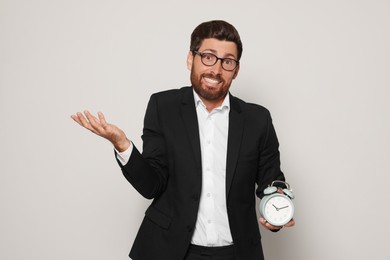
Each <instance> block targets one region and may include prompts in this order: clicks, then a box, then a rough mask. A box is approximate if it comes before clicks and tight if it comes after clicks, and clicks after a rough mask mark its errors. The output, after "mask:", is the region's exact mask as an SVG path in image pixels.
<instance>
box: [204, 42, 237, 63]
mask: <svg viewBox="0 0 390 260" xmlns="http://www.w3.org/2000/svg"><path fill="white" fill-rule="evenodd" d="M205 50H208V51H211V52H213V53H214V54H216V55H218V56H220V57H226V56H233V57H235V58H237V55H238V53H237V52H238V51H237V45H236V44H235V43H234V42H231V41H221V40H218V39H214V38H208V39H204V40H203V41H202V44H201V45H200V47H199V51H200V52H202V51H205Z"/></svg>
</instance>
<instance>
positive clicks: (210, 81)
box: [204, 78, 219, 84]
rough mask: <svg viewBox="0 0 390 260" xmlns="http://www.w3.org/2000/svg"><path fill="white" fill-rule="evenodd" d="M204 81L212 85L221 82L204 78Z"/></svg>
mask: <svg viewBox="0 0 390 260" xmlns="http://www.w3.org/2000/svg"><path fill="white" fill-rule="evenodd" d="M204 80H205V81H206V82H208V83H211V84H218V83H219V80H216V79H211V78H204Z"/></svg>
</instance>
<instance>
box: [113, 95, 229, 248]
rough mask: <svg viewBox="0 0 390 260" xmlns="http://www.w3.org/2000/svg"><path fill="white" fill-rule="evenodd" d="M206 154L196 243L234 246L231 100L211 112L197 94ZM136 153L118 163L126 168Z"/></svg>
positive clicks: (127, 153) (126, 154)
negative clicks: (229, 191)
mask: <svg viewBox="0 0 390 260" xmlns="http://www.w3.org/2000/svg"><path fill="white" fill-rule="evenodd" d="M194 98H195V106H196V113H197V116H198V125H199V136H200V146H201V153H202V190H201V196H200V202H199V210H198V217H197V221H196V225H195V230H194V234H193V236H192V241H191V243H192V244H195V245H201V246H211V247H213V246H226V245H231V244H233V239H232V235H231V233H230V228H229V221H228V216H227V207H226V156H227V141H228V129H229V111H230V98H229V95H227V96H226V98H225V100H224V101H223V103H222V105H221V106H220V107H218V108H215V109H214V110H213V111H211V112H208V111H207V109H206V106H205V105H204V104H203V102H202V100H201V99H200V98H199V96H198V95H197V94H196V92H195V91H194ZM132 150H133V144H131V145H130V147H129V149H127V150H126V151H124V152H122V153H119V152H117V158H118V160H119V161H120V162H121V163H122V164H123V165H125V164H126V163H127V162H128V160H129V158H130V155H131V152H132Z"/></svg>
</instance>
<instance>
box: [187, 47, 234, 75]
mask: <svg viewBox="0 0 390 260" xmlns="http://www.w3.org/2000/svg"><path fill="white" fill-rule="evenodd" d="M193 53H194V54H198V55H199V56H200V60H201V61H202V63H203V64H204V65H206V66H210V67H211V66H214V65H215V64H216V63H217V62H218V60H221V65H222V68H223V69H224V70H227V71H232V70H234V69H235V68H236V67H237V66H238V64H239V63H240V62H239V61H238V60H234V59H230V58H219V57H217V56H216V55H214V54H212V53H207V52H199V51H193Z"/></svg>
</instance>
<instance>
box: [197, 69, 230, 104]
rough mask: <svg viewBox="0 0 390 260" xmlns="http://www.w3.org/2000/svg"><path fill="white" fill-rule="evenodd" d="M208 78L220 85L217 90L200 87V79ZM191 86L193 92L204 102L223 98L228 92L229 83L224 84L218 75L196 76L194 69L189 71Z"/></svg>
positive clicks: (204, 74)
mask: <svg viewBox="0 0 390 260" xmlns="http://www.w3.org/2000/svg"><path fill="white" fill-rule="evenodd" d="M204 77H206V78H210V79H215V80H218V81H219V82H220V83H219V84H221V86H220V87H219V88H215V87H213V88H211V87H208V86H203V87H202V78H204ZM191 84H192V87H193V88H194V90H195V92H196V93H197V94H198V95H199V96H200V97H202V98H203V99H205V100H208V101H215V100H220V99H223V98H225V96H226V94H227V93H228V91H229V88H230V85H231V81H230V82H226V81H225V80H224V79H223V78H222V77H221V76H220V75H218V74H217V75H216V74H211V73H203V74H201V75H198V74H196V73H195V71H194V69H192V70H191Z"/></svg>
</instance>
